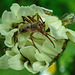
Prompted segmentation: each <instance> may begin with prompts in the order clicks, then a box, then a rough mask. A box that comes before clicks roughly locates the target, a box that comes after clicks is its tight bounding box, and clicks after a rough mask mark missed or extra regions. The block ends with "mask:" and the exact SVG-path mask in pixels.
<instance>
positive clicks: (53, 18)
mask: <svg viewBox="0 0 75 75" xmlns="http://www.w3.org/2000/svg"><path fill="white" fill-rule="evenodd" d="M44 18H45V21H46V22H47V23H50V24H51V23H56V22H57V21H58V18H57V17H56V16H48V15H47V16H44Z"/></svg>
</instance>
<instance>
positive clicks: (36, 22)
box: [17, 14, 55, 52]
mask: <svg viewBox="0 0 75 75" xmlns="http://www.w3.org/2000/svg"><path fill="white" fill-rule="evenodd" d="M35 17H36V18H37V19H34V18H35ZM22 19H23V22H20V23H18V24H23V25H22V26H21V27H20V29H19V32H20V33H25V32H28V31H32V33H31V34H30V39H31V41H32V43H33V45H34V47H35V48H36V49H37V50H38V51H39V49H38V48H37V47H36V45H35V43H34V41H33V38H32V35H33V34H34V33H35V32H36V31H38V32H40V33H41V34H43V35H44V36H46V37H47V38H48V39H49V40H50V42H51V43H52V44H53V46H54V48H55V45H54V43H53V41H52V40H51V39H50V38H49V36H50V37H52V38H53V39H55V38H54V37H53V36H51V35H49V34H48V33H47V32H46V31H45V22H43V20H42V18H41V17H40V16H39V15H38V14H36V15H33V16H29V15H28V16H27V17H25V16H22ZM18 24H17V25H18ZM39 52H40V51H39Z"/></svg>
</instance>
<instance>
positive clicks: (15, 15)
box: [0, 3, 75, 73]
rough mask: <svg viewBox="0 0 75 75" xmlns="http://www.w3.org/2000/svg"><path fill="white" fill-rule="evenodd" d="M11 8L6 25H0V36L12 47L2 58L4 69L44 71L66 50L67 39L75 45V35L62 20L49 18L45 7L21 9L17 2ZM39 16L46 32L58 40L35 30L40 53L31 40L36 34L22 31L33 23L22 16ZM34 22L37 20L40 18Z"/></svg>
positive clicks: (53, 17)
mask: <svg viewBox="0 0 75 75" xmlns="http://www.w3.org/2000/svg"><path fill="white" fill-rule="evenodd" d="M10 9H11V11H10V12H8V11H7V10H5V11H4V13H3V15H2V24H0V33H1V35H3V36H5V42H4V43H5V45H6V46H7V47H8V48H7V49H6V53H5V55H4V56H2V57H1V58H0V68H1V69H7V68H12V69H15V70H22V69H24V68H26V69H28V70H29V71H30V72H32V73H37V72H41V71H43V70H45V69H46V68H48V66H49V65H51V63H52V61H53V60H54V59H55V58H56V57H57V56H58V54H60V53H61V52H62V51H63V47H64V43H65V42H66V40H65V39H67V40H68V39H70V40H71V41H73V42H75V32H74V31H72V30H70V29H67V28H65V27H64V26H63V25H62V21H61V20H59V18H58V17H56V16H51V15H47V14H46V13H45V12H44V11H43V10H45V9H44V8H43V9H42V8H41V7H39V6H36V5H34V4H33V5H31V6H19V5H18V4H17V3H14V4H13V5H12V6H11V8H10ZM37 13H38V14H39V16H40V17H41V19H42V20H43V22H45V32H46V33H47V34H49V35H51V36H53V37H54V38H55V39H54V38H52V37H50V36H49V37H47V36H45V34H42V33H43V32H42V33H41V31H35V33H34V35H33V37H32V38H33V41H34V43H35V45H36V47H37V48H38V50H37V48H35V46H34V45H33V42H32V40H31V39H30V34H31V32H32V31H28V32H24V33H21V32H20V28H21V27H22V26H24V25H27V24H28V25H29V24H30V23H26V24H23V23H22V22H23V18H22V17H23V16H24V17H27V16H31V17H32V16H34V15H36V14H37ZM34 19H35V20H36V17H35V18H34ZM28 20H29V19H28ZM33 23H34V22H33ZM48 29H49V30H48ZM47 30H48V32H47ZM49 38H50V39H51V41H52V42H53V43H52V42H51V41H50V40H49ZM53 44H54V45H55V47H54V45H53ZM39 51H40V52H39ZM2 64H3V65H2Z"/></svg>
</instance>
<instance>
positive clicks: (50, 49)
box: [42, 40, 64, 59]
mask: <svg viewBox="0 0 75 75" xmlns="http://www.w3.org/2000/svg"><path fill="white" fill-rule="evenodd" d="M53 42H54V45H55V48H54V46H53V44H52V43H51V42H50V41H49V40H46V41H45V42H44V43H43V45H42V52H44V53H46V54H47V55H48V56H49V57H50V58H51V59H53V58H54V57H55V56H57V55H58V54H59V53H60V52H61V51H62V46H63V43H64V40H60V41H53Z"/></svg>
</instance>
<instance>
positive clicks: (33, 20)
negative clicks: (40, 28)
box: [27, 16, 36, 22]
mask: <svg viewBox="0 0 75 75" xmlns="http://www.w3.org/2000/svg"><path fill="white" fill-rule="evenodd" d="M27 17H28V18H29V19H30V20H31V21H32V22H35V21H36V20H35V19H34V18H32V17H31V16H27Z"/></svg>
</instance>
